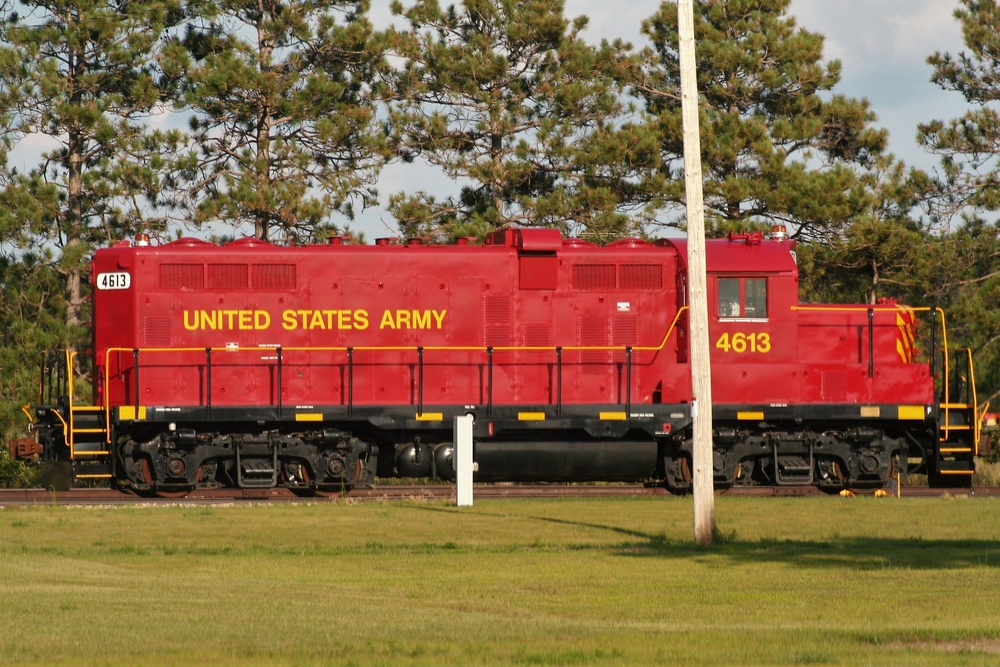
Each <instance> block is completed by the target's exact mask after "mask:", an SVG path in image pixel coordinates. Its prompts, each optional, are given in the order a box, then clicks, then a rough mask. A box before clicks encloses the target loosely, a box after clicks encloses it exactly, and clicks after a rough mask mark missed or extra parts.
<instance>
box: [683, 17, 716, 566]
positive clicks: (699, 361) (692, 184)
mask: <svg viewBox="0 0 1000 667" xmlns="http://www.w3.org/2000/svg"><path fill="white" fill-rule="evenodd" d="M677 39H678V45H677V47H678V48H677V54H678V57H679V59H680V68H681V121H682V124H683V129H684V181H685V186H686V190H685V192H686V194H687V227H688V305H689V306H690V308H691V309H690V311H689V312H688V315H689V321H690V323H691V324H690V331H691V338H690V341H691V391H692V393H693V396H692V398H693V400H692V402H691V413H692V414H691V418H692V419H693V420H694V452H693V457H692V458H693V459H694V460H693V461H692V464H693V467H694V470H693V475H692V477H693V480H692V482H693V487H694V489H693V491H694V542H695V544H699V545H703V546H708V545H711V544H712V542H713V540H714V533H715V485H714V482H713V470H712V371H711V366H710V364H709V356H708V355H709V351H710V349H711V348H710V341H709V339H708V289H707V276H706V268H707V267H706V263H705V202H704V199H703V194H702V175H701V138H700V133H699V128H698V78H697V61H696V60H695V43H694V8H693V6H692V1H691V0H679V1H678V3H677Z"/></svg>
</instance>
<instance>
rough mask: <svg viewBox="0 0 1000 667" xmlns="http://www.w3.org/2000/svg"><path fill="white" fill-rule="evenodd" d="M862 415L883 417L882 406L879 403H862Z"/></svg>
mask: <svg viewBox="0 0 1000 667" xmlns="http://www.w3.org/2000/svg"><path fill="white" fill-rule="evenodd" d="M861 416H862V417H881V416H882V408H880V407H879V406H877V405H862V406H861Z"/></svg>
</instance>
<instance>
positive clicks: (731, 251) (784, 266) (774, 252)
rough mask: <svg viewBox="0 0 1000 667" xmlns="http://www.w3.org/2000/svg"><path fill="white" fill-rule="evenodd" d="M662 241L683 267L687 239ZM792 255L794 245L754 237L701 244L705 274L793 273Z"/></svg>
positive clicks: (714, 240) (732, 236)
mask: <svg viewBox="0 0 1000 667" xmlns="http://www.w3.org/2000/svg"><path fill="white" fill-rule="evenodd" d="M664 241H666V242H667V243H669V244H670V245H672V246H674V247H675V248H676V249H677V255H678V257H679V258H680V261H681V263H682V264H683V266H685V267H687V253H688V244H687V239H664ZM664 241H660V243H663V242H664ZM794 251H795V242H794V241H778V240H774V239H768V238H762V237H761V236H760V235H757V234H731V235H730V236H729V238H725V239H706V241H705V254H706V265H707V270H708V272H709V273H742V274H746V273H796V272H797V271H798V269H797V267H796V265H795V254H794Z"/></svg>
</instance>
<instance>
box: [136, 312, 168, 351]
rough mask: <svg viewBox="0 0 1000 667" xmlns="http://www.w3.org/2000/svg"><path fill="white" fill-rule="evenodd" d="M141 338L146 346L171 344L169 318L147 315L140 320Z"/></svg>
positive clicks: (166, 345)
mask: <svg viewBox="0 0 1000 667" xmlns="http://www.w3.org/2000/svg"><path fill="white" fill-rule="evenodd" d="M142 339H143V344H144V345H146V346H147V347H168V346H170V345H172V344H173V342H174V341H173V337H172V336H171V331H170V318H169V317H164V316H162V315H147V316H146V317H144V318H143V320H142Z"/></svg>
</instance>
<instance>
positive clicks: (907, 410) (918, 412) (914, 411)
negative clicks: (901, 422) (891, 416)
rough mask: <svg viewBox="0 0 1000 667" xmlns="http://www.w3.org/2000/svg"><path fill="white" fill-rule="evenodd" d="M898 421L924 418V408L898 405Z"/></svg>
mask: <svg viewBox="0 0 1000 667" xmlns="http://www.w3.org/2000/svg"><path fill="white" fill-rule="evenodd" d="M898 418H899V419H919V420H921V421H922V420H923V418H924V406H922V405H900V406H899V415H898Z"/></svg>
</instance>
